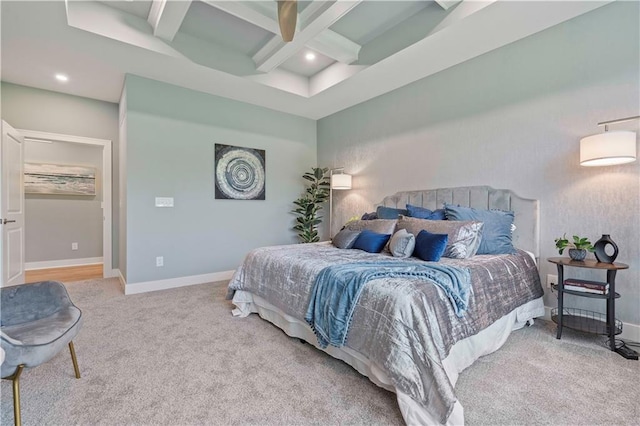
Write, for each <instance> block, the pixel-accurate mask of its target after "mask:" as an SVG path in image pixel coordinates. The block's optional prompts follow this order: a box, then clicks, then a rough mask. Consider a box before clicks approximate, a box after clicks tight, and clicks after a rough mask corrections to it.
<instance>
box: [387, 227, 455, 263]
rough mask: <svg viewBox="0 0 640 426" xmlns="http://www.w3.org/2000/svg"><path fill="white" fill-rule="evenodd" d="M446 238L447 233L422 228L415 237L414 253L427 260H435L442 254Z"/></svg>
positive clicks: (445, 246)
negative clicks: (432, 231)
mask: <svg viewBox="0 0 640 426" xmlns="http://www.w3.org/2000/svg"><path fill="white" fill-rule="evenodd" d="M398 232H400V231H398ZM448 240H449V236H448V235H447V234H432V233H431V232H428V231H425V230H422V231H420V232H418V236H417V237H416V249H415V255H416V256H417V257H419V258H420V259H422V260H426V261H427V262H437V261H439V260H440V258H441V257H442V255H443V254H444V251H445V249H446V248H447V241H448Z"/></svg>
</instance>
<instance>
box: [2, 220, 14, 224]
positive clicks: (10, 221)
mask: <svg viewBox="0 0 640 426" xmlns="http://www.w3.org/2000/svg"><path fill="white" fill-rule="evenodd" d="M14 222H15V220H7V219H3V220H2V224H3V225H6V224H7V223H14Z"/></svg>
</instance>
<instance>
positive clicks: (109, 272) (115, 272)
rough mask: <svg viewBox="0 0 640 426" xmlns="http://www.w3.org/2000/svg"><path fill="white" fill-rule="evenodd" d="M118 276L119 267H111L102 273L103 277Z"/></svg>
mask: <svg viewBox="0 0 640 426" xmlns="http://www.w3.org/2000/svg"><path fill="white" fill-rule="evenodd" d="M119 276H120V270H119V269H111V270H107V273H106V274H104V277H105V278H116V277H119Z"/></svg>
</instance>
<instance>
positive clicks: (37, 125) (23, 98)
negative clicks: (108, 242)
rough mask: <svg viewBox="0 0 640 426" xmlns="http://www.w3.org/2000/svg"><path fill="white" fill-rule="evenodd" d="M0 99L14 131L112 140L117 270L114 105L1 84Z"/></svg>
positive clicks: (115, 237)
mask: <svg viewBox="0 0 640 426" xmlns="http://www.w3.org/2000/svg"><path fill="white" fill-rule="evenodd" d="M0 99H1V102H2V118H3V119H4V120H5V121H6V122H8V123H9V124H11V125H12V126H13V127H15V128H18V129H27V130H38V131H42V132H52V133H61V134H67V135H73V136H84V137H91V138H98V139H108V140H111V141H112V160H111V161H112V163H111V164H112V185H111V187H112V188H113V189H112V194H113V198H112V200H113V203H112V221H113V227H112V244H113V250H112V259H113V262H112V263H113V268H117V267H118V237H119V236H118V225H119V221H118V203H117V200H118V193H119V190H118V105H117V104H114V103H110V102H104V101H97V100H94V99H87V98H81V97H78V96H72V95H65V94H62V93H57V92H51V91H48V90H40V89H34V88H32V87H26V86H19V85H15V84H10V83H5V82H2V93H1V98H0ZM42 238H48V237H46V236H42ZM27 249H28V248H27Z"/></svg>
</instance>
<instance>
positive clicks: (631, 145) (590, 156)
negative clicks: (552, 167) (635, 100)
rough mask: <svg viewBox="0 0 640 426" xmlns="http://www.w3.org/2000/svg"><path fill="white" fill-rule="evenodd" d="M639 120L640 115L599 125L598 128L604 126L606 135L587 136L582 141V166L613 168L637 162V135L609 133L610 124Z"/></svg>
mask: <svg viewBox="0 0 640 426" xmlns="http://www.w3.org/2000/svg"><path fill="white" fill-rule="evenodd" d="M638 118H640V115H638V116H635V117H627V118H620V119H617V120H610V121H603V122H602V123H598V126H604V133H600V134H597V135H591V136H587V137H584V138H582V139H581V140H580V165H581V166H612V165H614V164H624V163H631V162H634V161H636V133H635V132H630V131H614V132H609V124H615V123H622V122H625V121H631V120H635V119H638Z"/></svg>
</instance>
